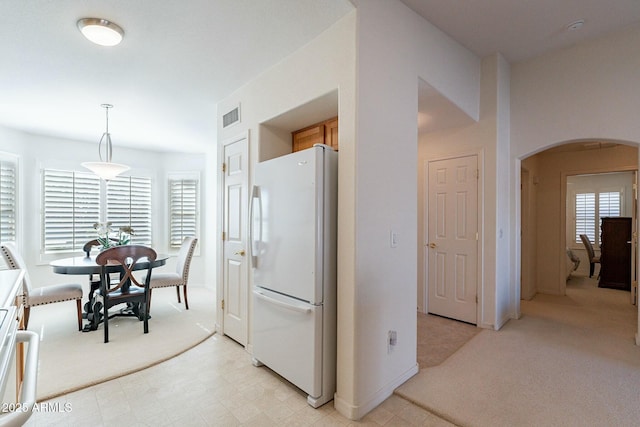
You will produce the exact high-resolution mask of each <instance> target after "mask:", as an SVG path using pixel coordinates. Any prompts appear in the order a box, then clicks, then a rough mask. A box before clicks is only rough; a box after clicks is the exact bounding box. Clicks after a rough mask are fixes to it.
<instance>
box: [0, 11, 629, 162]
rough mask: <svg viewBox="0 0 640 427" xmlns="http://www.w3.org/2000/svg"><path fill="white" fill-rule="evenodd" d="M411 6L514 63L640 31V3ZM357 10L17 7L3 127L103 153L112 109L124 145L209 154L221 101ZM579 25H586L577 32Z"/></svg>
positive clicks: (9, 15)
mask: <svg viewBox="0 0 640 427" xmlns="http://www.w3.org/2000/svg"><path fill="white" fill-rule="evenodd" d="M402 1H403V2H404V3H405V4H407V5H408V6H409V7H411V8H412V9H413V10H415V11H416V12H417V13H419V14H421V15H422V16H423V17H425V18H426V19H427V20H429V21H430V22H432V23H433V24H434V25H436V26H438V27H439V28H440V29H441V30H443V31H444V32H446V33H448V34H449V35H450V36H452V37H453V38H454V39H456V40H458V41H459V42H460V43H461V44H462V45H464V46H466V47H467V48H469V49H470V50H472V51H473V52H475V53H476V54H477V55H478V56H480V57H482V56H485V55H487V54H490V53H493V52H501V53H502V54H503V55H504V56H505V57H506V58H507V60H509V61H511V62H516V61H522V60H526V59H528V58H531V57H534V56H537V55H539V54H541V53H543V52H546V51H548V50H552V49H559V48H562V47H566V46H569V45H571V44H574V43H577V42H579V41H581V40H584V39H590V38H595V37H598V36H601V35H603V34H605V33H607V32H611V31H614V30H616V29H621V28H623V27H625V26H628V25H631V24H633V23H637V22H639V21H640V1H639V0H606V1H605V0H535V1H533V0H529V1H517V0H484V1H480V0H402ZM351 10H353V5H352V3H351V2H350V1H349V0H188V1H186V2H180V1H175V0H136V1H130V0H109V1H105V0H39V1H22V0H5V1H2V2H0V16H2V25H1V26H0V61H1V62H0V64H1V66H0V125H3V126H6V127H9V128H15V129H19V130H24V131H27V132H31V133H36V134H46V135H52V136H59V137H63V138H69V139H77V140H82V141H88V142H94V143H97V141H98V140H99V138H100V136H101V135H102V132H103V131H104V125H105V124H104V110H103V109H101V108H100V104H103V103H110V104H113V105H114V108H113V110H111V111H110V115H109V117H110V122H109V123H110V126H109V127H110V131H111V133H112V137H113V142H114V145H127V146H133V147H136V146H137V147H146V148H151V149H156V150H168V151H171V150H175V151H178V150H179V151H187V152H201V151H204V150H205V147H206V146H207V145H211V144H213V143H214V142H215V128H216V113H215V105H216V103H217V102H218V101H220V100H221V99H223V98H225V97H226V96H227V95H229V94H230V93H231V92H233V91H234V90H235V89H236V88H238V87H240V86H242V85H243V84H245V83H246V82H248V81H249V80H251V79H252V78H254V77H256V76H257V75H258V74H260V73H261V72H262V71H263V70H264V69H266V68H268V67H270V66H272V65H274V64H276V63H277V62H279V61H280V60H282V59H283V58H284V57H286V56H287V55H289V54H290V53H292V52H294V51H295V50H297V49H299V48H300V47H301V46H303V45H304V44H306V43H307V42H309V41H310V40H312V39H313V38H315V37H316V36H317V35H318V34H320V33H321V32H322V31H324V30H325V29H327V28H328V27H329V26H331V25H332V24H333V23H334V22H335V21H337V20H338V19H339V18H340V17H342V16H344V15H345V14H347V13H348V12H349V11H351ZM83 17H100V18H104V19H109V20H112V21H114V22H116V23H118V24H119V25H120V26H122V27H123V28H124V31H125V38H124V41H123V42H122V44H120V45H119V46H116V47H112V48H107V47H101V46H97V45H93V44H91V43H90V42H88V41H87V40H85V39H84V38H83V37H82V36H81V34H80V32H79V31H78V29H77V28H76V21H77V20H78V19H80V18H83ZM577 19H584V20H585V25H584V26H583V27H582V28H581V29H580V30H578V31H571V32H570V31H565V27H566V25H567V24H569V23H570V22H573V21H575V20H577ZM420 87H421V89H422V90H424V91H426V92H424V93H423V92H422V90H421V99H422V100H425V99H428V100H429V101H428V102H421V106H425V105H426V106H436V105H441V106H443V108H445V110H438V111H436V109H435V108H431V111H427V109H426V108H423V111H421V113H422V115H423V119H424V118H426V117H432V118H433V117H446V118H448V120H447V121H443V120H444V119H439V120H431V126H433V125H434V124H437V123H440V125H441V126H442V125H446V126H450V125H451V121H452V120H451V118H455V117H453V116H452V114H455V113H452V105H451V104H450V103H448V102H446V100H444V99H440V100H437V99H436V98H437V96H438V94H437V93H435V94H434V93H433V92H432V91H430V88H429V87H428V85H426V84H422V85H420ZM440 101H442V102H440ZM447 109H448V111H449V112H448V113H447V112H446V111H447ZM460 118H462V119H463V117H461V116H460ZM453 121H454V122H455V120H453Z"/></svg>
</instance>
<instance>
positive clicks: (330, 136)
mask: <svg viewBox="0 0 640 427" xmlns="http://www.w3.org/2000/svg"><path fill="white" fill-rule="evenodd" d="M291 136H292V144H293V151H294V152H295V151H300V150H305V149H307V148H311V147H313V144H325V145H329V146H330V147H332V148H333V149H334V150H336V151H338V118H337V117H334V118H332V119H329V120H325V121H323V122H320V123H316V124H314V125H311V126H307V127H306V128H303V129H300V130H296V131H294V132H292V133H291Z"/></svg>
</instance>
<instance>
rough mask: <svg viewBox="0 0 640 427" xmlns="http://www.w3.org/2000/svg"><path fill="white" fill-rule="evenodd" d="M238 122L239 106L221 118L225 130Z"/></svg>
mask: <svg viewBox="0 0 640 427" xmlns="http://www.w3.org/2000/svg"><path fill="white" fill-rule="evenodd" d="M239 122H240V106H239V105H238V106H237V107H236V108H234V109H233V110H231V111H229V112H228V113H227V114H225V115H224V116H222V127H223V128H226V127H229V126H231V125H233V124H235V123H239Z"/></svg>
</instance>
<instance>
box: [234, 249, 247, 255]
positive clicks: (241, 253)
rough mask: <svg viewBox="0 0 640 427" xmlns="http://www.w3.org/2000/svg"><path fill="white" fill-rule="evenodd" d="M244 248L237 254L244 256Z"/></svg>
mask: <svg viewBox="0 0 640 427" xmlns="http://www.w3.org/2000/svg"><path fill="white" fill-rule="evenodd" d="M244 253H245V252H244V249H240V250H239V251H238V252H236V253H235V254H236V255H240V256H244Z"/></svg>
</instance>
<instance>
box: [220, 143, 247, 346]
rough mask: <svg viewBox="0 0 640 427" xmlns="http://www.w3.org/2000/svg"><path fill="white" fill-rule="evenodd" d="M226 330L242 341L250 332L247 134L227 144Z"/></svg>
mask: <svg viewBox="0 0 640 427" xmlns="http://www.w3.org/2000/svg"><path fill="white" fill-rule="evenodd" d="M223 156H224V166H223V172H224V210H223V233H224V234H223V240H224V242H223V267H222V269H223V272H222V276H223V282H224V283H223V287H224V291H223V298H224V299H223V300H222V311H223V313H224V315H223V331H224V334H225V335H228V336H229V337H231V338H233V339H234V340H236V341H237V342H239V343H240V344H242V345H246V344H247V335H248V308H247V307H248V298H249V296H248V287H249V286H248V275H247V271H248V267H247V256H246V255H247V254H246V245H247V241H248V238H247V231H248V228H247V215H248V212H247V203H248V197H247V175H248V167H249V160H248V148H247V138H246V137H244V138H241V139H238V140H235V141H232V142H230V143H228V144H225V145H224V152H223Z"/></svg>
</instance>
